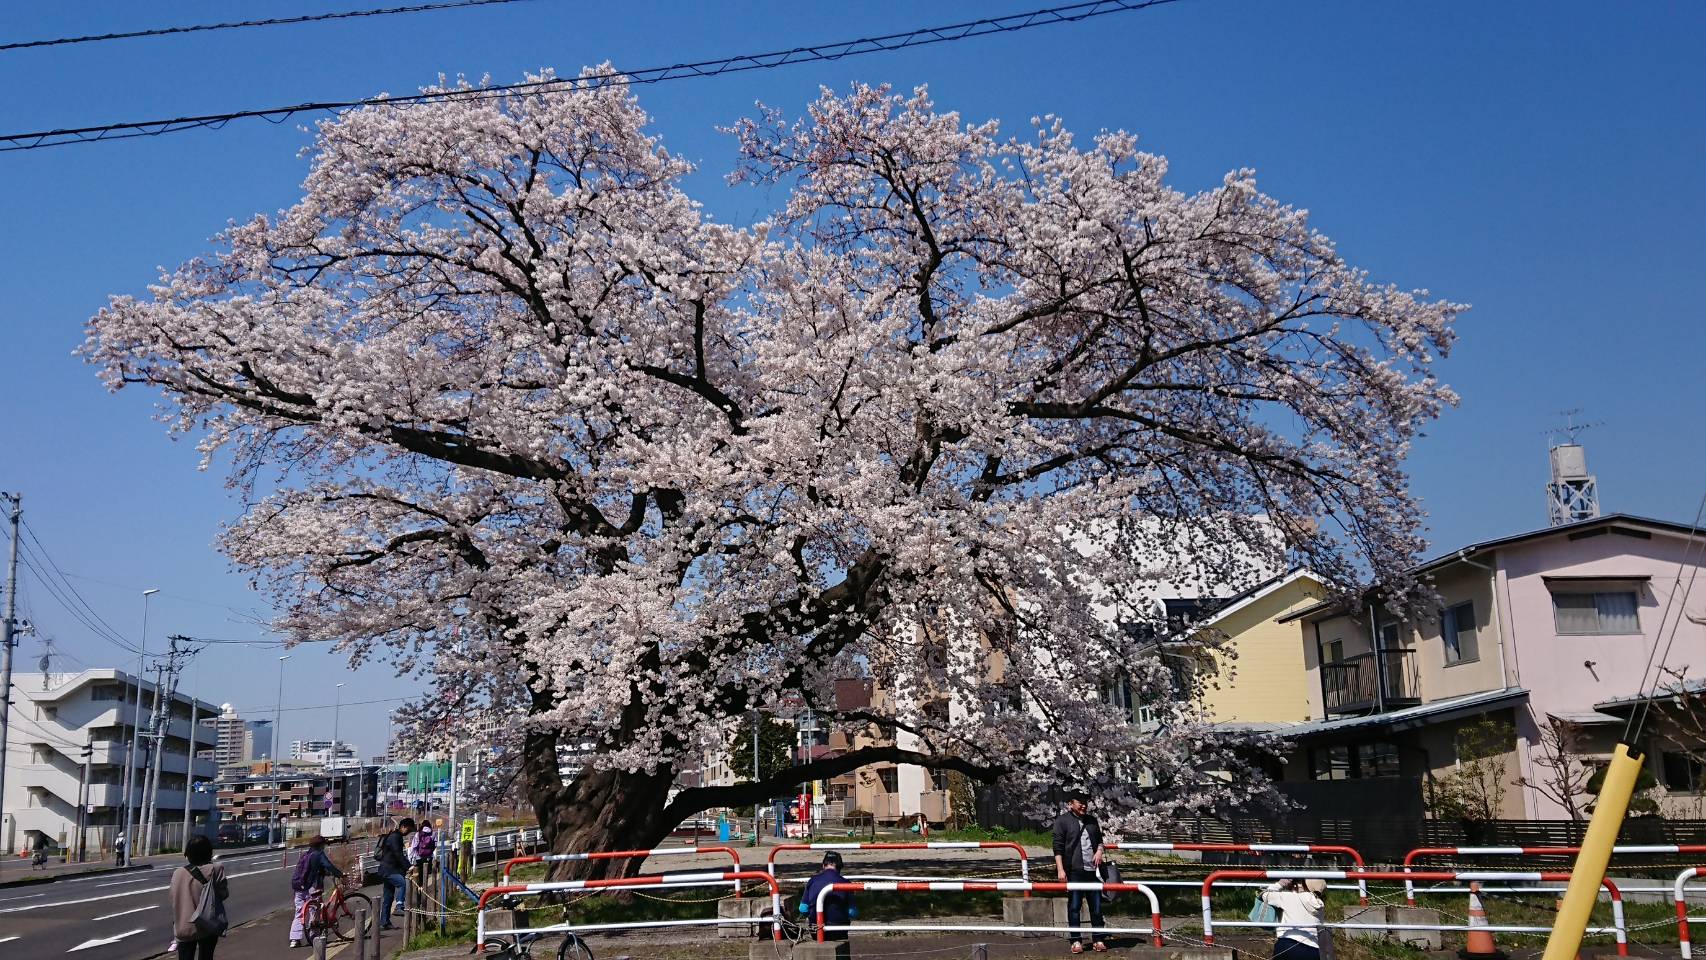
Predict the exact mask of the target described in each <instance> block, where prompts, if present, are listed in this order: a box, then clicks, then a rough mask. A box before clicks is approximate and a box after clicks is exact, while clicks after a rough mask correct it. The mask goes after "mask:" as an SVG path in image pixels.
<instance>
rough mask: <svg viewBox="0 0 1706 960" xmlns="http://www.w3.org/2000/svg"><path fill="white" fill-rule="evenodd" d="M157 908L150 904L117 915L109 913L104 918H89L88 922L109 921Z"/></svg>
mask: <svg viewBox="0 0 1706 960" xmlns="http://www.w3.org/2000/svg"><path fill="white" fill-rule="evenodd" d="M158 906H159V904H157V903H151V904H149V905H148V906H146V907H135V908H133V909H130V910H120V911H119V912H117V913H109V914H107V915H106V916H104V917H90V918H89V922H90V923H94V922H95V921H96V920H111V919H112V918H114V917H123V916H126V915H128V914H132V913H141V912H142V911H144V910H152V909H154V908H155V907H158Z"/></svg>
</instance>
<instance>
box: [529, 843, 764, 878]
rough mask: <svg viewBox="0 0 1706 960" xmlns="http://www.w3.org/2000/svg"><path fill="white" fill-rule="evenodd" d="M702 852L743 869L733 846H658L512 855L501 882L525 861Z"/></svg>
mask: <svg viewBox="0 0 1706 960" xmlns="http://www.w3.org/2000/svg"><path fill="white" fill-rule="evenodd" d="M701 853H715V854H725V855H727V856H728V858H729V859H730V860H733V861H734V868H735V869H736V870H740V869H742V867H741V862H740V852H739V851H737V850H735V849H734V848H733V847H658V848H656V849H654V850H604V851H600V852H598V853H546V854H541V855H539V856H530V857H510V858H509V859H508V860H505V861H504V872H503V879H502V880H500V881H498V882H499V883H508V882H509V872H510V871H511V870H513V869H515V868H516V867H518V866H520V865H521V864H524V863H562V862H565V861H571V860H634V859H638V858H641V857H645V858H648V859H649V858H651V857H670V856H679V857H687V856H693V855H695V854H701Z"/></svg>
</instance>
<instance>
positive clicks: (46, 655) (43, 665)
mask: <svg viewBox="0 0 1706 960" xmlns="http://www.w3.org/2000/svg"><path fill="white" fill-rule="evenodd" d="M57 656H59V653H58V652H57V651H55V650H54V649H53V638H52V637H43V638H42V641H41V659H39V660H37V661H36V666H37V667H38V668H39V670H40V672H41V688H42V689H43V690H46V689H48V688H49V687H50V686H52V684H53V658H54V657H57Z"/></svg>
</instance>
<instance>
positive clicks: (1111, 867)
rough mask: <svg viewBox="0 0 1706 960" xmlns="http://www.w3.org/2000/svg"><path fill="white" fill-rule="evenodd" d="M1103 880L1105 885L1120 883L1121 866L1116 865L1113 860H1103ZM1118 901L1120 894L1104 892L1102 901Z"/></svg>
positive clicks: (1110, 891) (1109, 891)
mask: <svg viewBox="0 0 1706 960" xmlns="http://www.w3.org/2000/svg"><path fill="white" fill-rule="evenodd" d="M1101 880H1102V882H1103V883H1119V882H1120V868H1119V865H1118V864H1116V863H1114V862H1113V861H1112V860H1103V861H1102V869H1101ZM1117 899H1119V894H1118V893H1115V892H1114V891H1112V890H1103V891H1102V900H1103V901H1104V902H1107V901H1110V900H1117Z"/></svg>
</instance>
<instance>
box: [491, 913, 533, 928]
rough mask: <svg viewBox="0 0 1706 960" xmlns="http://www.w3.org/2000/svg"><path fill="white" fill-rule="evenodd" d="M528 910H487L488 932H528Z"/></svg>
mask: <svg viewBox="0 0 1706 960" xmlns="http://www.w3.org/2000/svg"><path fill="white" fill-rule="evenodd" d="M528 913H529V911H527V910H487V911H486V932H487V933H499V932H502V931H505V930H526V929H527V914H528Z"/></svg>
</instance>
